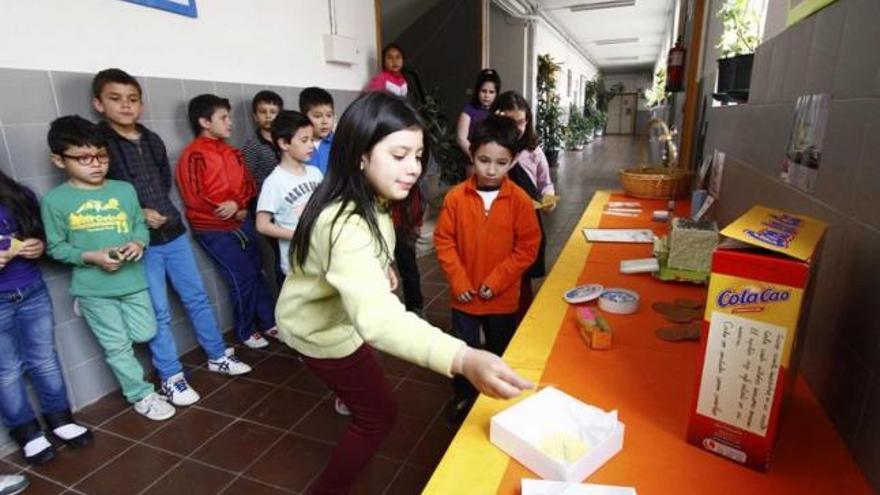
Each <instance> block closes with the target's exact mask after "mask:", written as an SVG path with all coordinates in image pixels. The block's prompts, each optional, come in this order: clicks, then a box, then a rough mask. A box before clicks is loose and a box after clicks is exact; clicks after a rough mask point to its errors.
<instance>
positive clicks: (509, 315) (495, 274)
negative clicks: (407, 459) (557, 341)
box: [434, 116, 541, 423]
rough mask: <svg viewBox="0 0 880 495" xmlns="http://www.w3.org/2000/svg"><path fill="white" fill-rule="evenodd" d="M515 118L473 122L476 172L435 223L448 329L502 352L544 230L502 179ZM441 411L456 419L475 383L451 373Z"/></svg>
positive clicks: (521, 194) (519, 193)
mask: <svg viewBox="0 0 880 495" xmlns="http://www.w3.org/2000/svg"><path fill="white" fill-rule="evenodd" d="M517 139H518V134H517V130H516V124H514V123H513V121H512V120H510V119H506V118H503V117H496V116H491V117H489V118H488V119H486V120H484V121H483V122H481V123H479V124H478V125H477V126H475V128H474V132H473V138H472V139H471V158H472V159H473V162H474V175H473V176H472V177H470V178H469V179H467V180H466V181H465V182H462V183H461V184H459V185H457V186H456V187H455V188H453V189H452V190H451V191H449V193H448V194H447V195H446V199H445V200H444V201H443V209H442V210H441V212H440V218H439V219H438V220H437V227H436V229H435V231H434V245H435V247H436V249H437V258H438V259H439V260H440V266H441V267H442V268H443V272H444V273H445V274H446V278H447V280H448V281H449V291H450V295H451V297H452V304H451V306H452V332H453V334H454V335H455V336H457V337H459V338H461V339H462V340H464V341H465V342H467V343H468V345H471V346H473V347H480V328H482V329H483V332H484V334H485V336H486V346H485V347H486V349H487V350H489V351H491V352H493V353H495V354H497V355H499V356H500V355H501V354H503V353H504V350H505V349H506V348H507V344H508V343H509V342H510V339H511V338H512V337H513V334H514V331H515V330H516V312H517V308H518V301H519V290H520V281H521V278H522V275H523V273H524V272H525V270H526V269H528V267H529V266H530V265H531V264H532V262H533V261H534V260H535V257H536V256H537V254H538V245H539V244H540V242H541V230H540V228H539V227H538V221H537V219H536V217H535V212H534V209H533V208H534V207H533V206H532V200H531V199H530V198H529V196H528V195H527V194H526V193H525V191H523V190H522V189H520V188H519V187H518V186H516V185H515V184H514V183H513V182H511V181H510V180H508V179H507V172H508V171H509V170H510V169H511V168H513V166H514V161H513V157H514V156H516V151H517V150H516V143H517ZM452 386H453V397H452V399H451V400H450V401H449V403H448V404H447V405H446V418H447V420H448V421H450V422H452V423H456V422H460V421H461V420H462V419H464V416H465V415H466V414H467V412H468V411H469V410H470V407H471V405H472V404H473V401H474V399H476V396H477V391H476V389H474V388H473V386H472V385H471V384H470V383H468V381H467V380H463V379H459V378H458V377H457V376H456V378H454V379H453V383H452Z"/></svg>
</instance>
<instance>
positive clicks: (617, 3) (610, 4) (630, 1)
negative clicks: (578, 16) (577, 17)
mask: <svg viewBox="0 0 880 495" xmlns="http://www.w3.org/2000/svg"><path fill="white" fill-rule="evenodd" d="M635 4H636V0H606V1H603V2H594V3H581V4H578V5H571V6H569V7H568V10H570V11H572V12H584V11H587V10H601V9H616V8H618V7H634V6H635Z"/></svg>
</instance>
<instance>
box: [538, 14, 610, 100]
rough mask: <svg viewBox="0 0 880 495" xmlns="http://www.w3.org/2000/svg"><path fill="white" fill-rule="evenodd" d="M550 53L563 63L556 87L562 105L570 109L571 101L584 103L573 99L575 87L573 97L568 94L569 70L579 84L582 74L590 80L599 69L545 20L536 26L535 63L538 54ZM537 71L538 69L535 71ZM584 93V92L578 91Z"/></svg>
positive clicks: (574, 81) (572, 92) (574, 80)
mask: <svg viewBox="0 0 880 495" xmlns="http://www.w3.org/2000/svg"><path fill="white" fill-rule="evenodd" d="M545 53H549V54H550V55H551V56H552V57H553V60H555V61H556V62H559V63H561V64H562V70H561V71H560V73H559V79H558V80H557V83H556V88H557V89H558V90H559V96H560V100H561V101H560V102H561V103H562V107H563V108H565V109H568V106H569V104H570V103H572V102H574V103H576V104H577V105H578V106H582V105H583V101H582V100H580V101H573V100H574V96H575V94H576V92H575V90H574V88H572V91H571V97H569V96H568V91H567V87H566V83H567V79H568V78H567V71H568V70H571V71H572V82H573V84H575V85H577V83H578V82H579V81H580V79H581V78H580V76H582V75H583V76H586V80H590V79H592V78H593V76H595V75H596V73H597V72H598V69H597V68H596V67H595V66H594V65H593V64H592V63H590V61H588V60H587V59H586V58H584V57H583V56H581V54H580V53H578V52H577V51H575V49H574V48H572V47H571V45H569V44H568V43H567V42H566V41H565V40H564V39H562V38H560V37H559V36H557V34H556V33H555V32H554V31H553V30H552V29H550V28H549V27H548V26H547V25H545V24H544V22H543V21H539V22H538V23H537V25H536V28H535V60H534V61H533V63H534V64H535V67H537V63H538V62H537V56H538V55H543V54H545ZM535 72H536V73H537V69H536V71H535ZM578 94H582V93H578Z"/></svg>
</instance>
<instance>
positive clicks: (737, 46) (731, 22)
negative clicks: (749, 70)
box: [715, 0, 761, 58]
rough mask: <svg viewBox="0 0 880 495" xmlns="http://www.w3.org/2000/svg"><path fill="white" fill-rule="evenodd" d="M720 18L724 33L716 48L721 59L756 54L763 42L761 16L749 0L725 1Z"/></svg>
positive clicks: (720, 11)
mask: <svg viewBox="0 0 880 495" xmlns="http://www.w3.org/2000/svg"><path fill="white" fill-rule="evenodd" d="M718 18H720V19H721V24H722V27H723V31H722V33H721V38H719V40H718V44H717V45H715V48H718V50H720V52H721V58H730V57H734V56H736V55H745V54H747V53H754V52H755V49H756V48H757V47H758V44H759V43H760V42H761V36H760V28H761V16H760V15H759V14H758V11H757V10H756V9H755V7H754V6H753V5H751V3H750V1H749V0H724V3H723V4H722V5H721V8H720V9H719V10H718Z"/></svg>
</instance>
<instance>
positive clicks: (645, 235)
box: [584, 229, 654, 244]
mask: <svg viewBox="0 0 880 495" xmlns="http://www.w3.org/2000/svg"><path fill="white" fill-rule="evenodd" d="M584 237H586V238H587V241H589V242H627V243H637V244H652V243H653V242H654V232H652V231H651V229H584Z"/></svg>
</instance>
